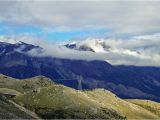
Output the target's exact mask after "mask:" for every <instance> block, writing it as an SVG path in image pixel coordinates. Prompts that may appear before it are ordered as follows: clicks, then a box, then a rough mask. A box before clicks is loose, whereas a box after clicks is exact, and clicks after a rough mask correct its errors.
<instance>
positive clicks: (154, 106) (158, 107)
mask: <svg viewBox="0 0 160 120" xmlns="http://www.w3.org/2000/svg"><path fill="white" fill-rule="evenodd" d="M128 101H129V102H131V103H134V104H136V105H138V106H141V107H143V108H145V109H147V110H148V111H150V112H152V113H154V114H156V115H158V116H159V117H160V103H157V102H153V101H150V100H138V99H135V100H134V99H133V100H128Z"/></svg>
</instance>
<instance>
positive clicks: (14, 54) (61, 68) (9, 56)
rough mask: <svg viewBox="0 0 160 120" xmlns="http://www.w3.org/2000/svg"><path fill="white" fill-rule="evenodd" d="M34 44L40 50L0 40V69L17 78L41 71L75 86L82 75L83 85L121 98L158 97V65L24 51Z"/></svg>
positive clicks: (27, 45) (42, 73) (159, 81)
mask: <svg viewBox="0 0 160 120" xmlns="http://www.w3.org/2000/svg"><path fill="white" fill-rule="evenodd" d="M19 48H21V51H20V50H19ZM34 48H37V49H38V50H39V52H42V49H41V48H39V47H38V46H34V45H30V44H26V43H23V42H21V43H19V44H9V43H0V73H2V74H5V75H7V76H11V77H14V78H19V79H24V78H30V77H33V76H37V75H43V76H46V77H49V78H51V79H54V81H55V82H57V83H62V84H64V85H66V86H70V87H72V88H76V89H78V81H77V79H80V77H82V88H83V89H93V88H105V89H107V90H110V91H112V92H113V93H115V94H116V95H118V96H119V97H121V98H139V99H150V100H155V101H160V93H159V91H160V68H159V67H136V66H124V65H120V66H113V65H111V64H109V63H107V62H105V61H84V60H67V59H60V58H51V57H33V56H29V55H27V54H25V53H26V52H27V51H30V50H31V49H34ZM59 79H67V80H59Z"/></svg>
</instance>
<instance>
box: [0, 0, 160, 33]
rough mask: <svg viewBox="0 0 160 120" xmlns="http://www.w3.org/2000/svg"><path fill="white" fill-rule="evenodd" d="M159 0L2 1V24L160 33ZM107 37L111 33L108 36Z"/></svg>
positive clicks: (46, 29) (114, 31)
mask: <svg viewBox="0 0 160 120" xmlns="http://www.w3.org/2000/svg"><path fill="white" fill-rule="evenodd" d="M159 11H160V1H157V0H155V1H150V0H141V1H138V0H133V1H132V0H131V1H123V0H120V1H117V0H115V1H114V0H113V1H108V0H106V1H105V0H103V1H79V0H76V1H73V0H72V1H68V0H67V1H65V0H60V1H57V0H56V1H49V0H48V1H42V0H29V1H26V0H24V1H19V0H17V1H16V0H13V1H8V0H7V1H1V2H0V22H4V23H8V24H10V25H34V26H40V27H42V28H43V29H44V31H46V32H48V31H74V30H78V29H81V30H86V29H89V30H90V29H108V30H110V32H111V33H110V35H114V36H116V35H121V34H122V35H126V34H127V35H138V34H139V35H140V34H148V33H155V32H159V31H160V16H159ZM106 35H108V33H106Z"/></svg>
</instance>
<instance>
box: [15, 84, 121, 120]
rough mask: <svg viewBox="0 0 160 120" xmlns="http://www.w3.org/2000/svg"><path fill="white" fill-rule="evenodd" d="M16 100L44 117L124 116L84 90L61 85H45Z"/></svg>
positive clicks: (106, 117) (117, 117)
mask: <svg viewBox="0 0 160 120" xmlns="http://www.w3.org/2000/svg"><path fill="white" fill-rule="evenodd" d="M44 95H45V96H44ZM26 99H27V101H26ZM15 101H17V102H19V104H21V105H25V106H27V107H28V108H29V109H31V110H35V112H36V113H37V114H38V115H40V116H41V117H43V118H46V117H47V118H92V119H93V118H102V119H108V118H116V119H120V118H121V119H122V118H124V117H122V115H121V114H120V113H118V112H117V111H115V110H113V109H108V108H107V107H104V106H103V105H101V104H100V103H97V101H94V100H91V99H88V96H87V95H86V94H84V93H83V92H80V91H76V90H74V89H71V88H68V87H65V86H61V85H52V86H50V87H43V88H41V89H40V90H39V91H36V92H30V93H26V94H24V95H21V96H17V97H16V98H15ZM28 102H29V105H27V104H28ZM60 113H61V114H60Z"/></svg>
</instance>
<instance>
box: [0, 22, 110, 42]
mask: <svg viewBox="0 0 160 120" xmlns="http://www.w3.org/2000/svg"><path fill="white" fill-rule="evenodd" d="M110 32H111V30H109V29H93V30H74V31H54V28H53V29H50V31H45V30H44V29H43V28H42V27H38V26H29V25H20V26H17V25H15V26H14V25H12V24H8V23H0V35H6V36H7V35H31V36H34V37H37V38H41V39H45V40H49V41H56V42H58V41H66V40H71V39H76V38H77V39H79V38H86V37H102V36H105V35H106V34H107V33H110Z"/></svg>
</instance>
